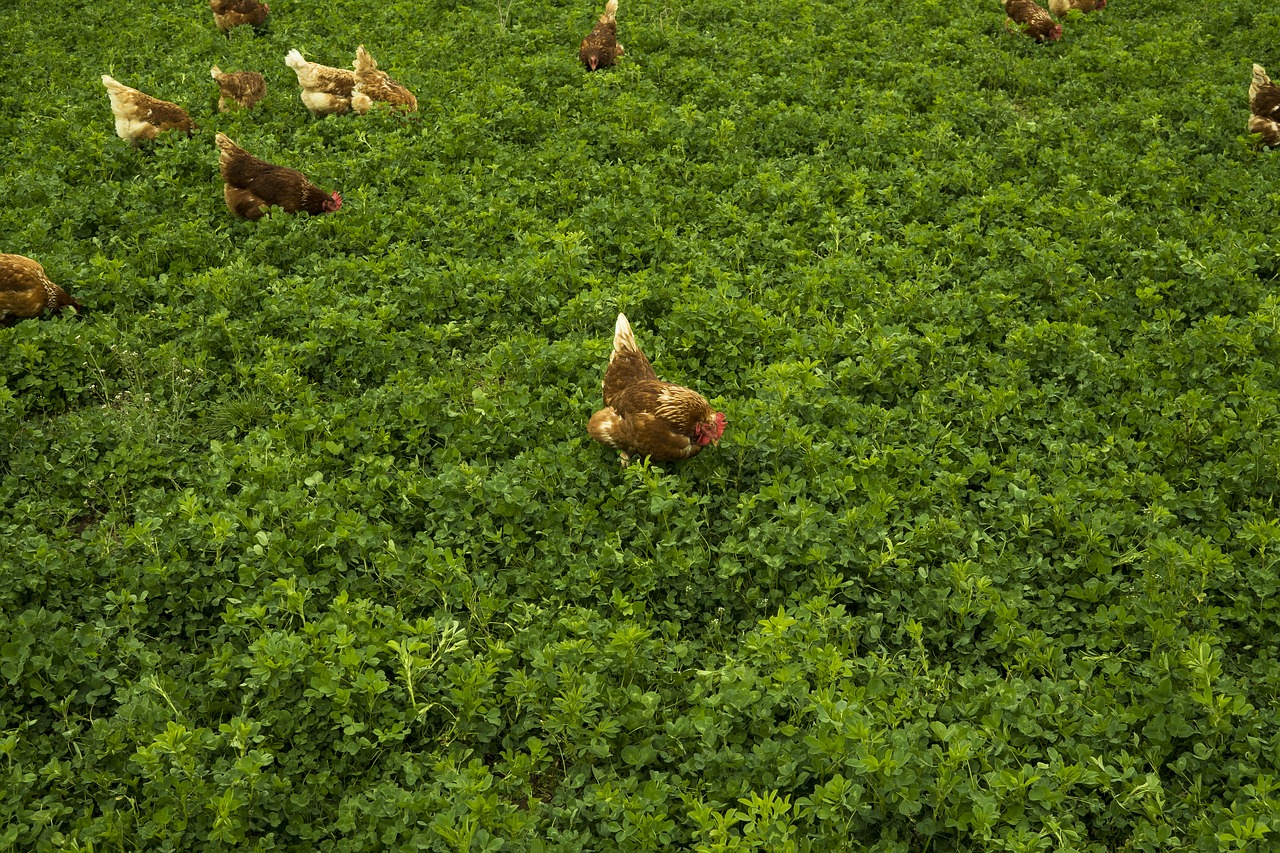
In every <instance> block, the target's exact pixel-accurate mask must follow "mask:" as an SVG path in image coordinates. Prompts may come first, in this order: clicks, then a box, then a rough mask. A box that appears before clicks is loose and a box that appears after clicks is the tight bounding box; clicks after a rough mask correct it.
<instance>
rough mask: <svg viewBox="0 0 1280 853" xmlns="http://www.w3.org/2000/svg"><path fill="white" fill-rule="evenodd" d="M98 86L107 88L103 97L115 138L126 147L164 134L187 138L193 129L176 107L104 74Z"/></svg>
mask: <svg viewBox="0 0 1280 853" xmlns="http://www.w3.org/2000/svg"><path fill="white" fill-rule="evenodd" d="M102 85H104V86H106V87H107V96H108V97H110V98H111V112H112V113H113V114H114V115H115V117H116V135H117V136H119V137H120V138H121V139H123V140H124V141H125V142H128V143H129V144H130V145H133V146H136V145H137V144H138V142H139V141H140V140H143V139H148V140H149V139H155V138H156V137H157V136H159V135H160V133H161V132H162V131H166V130H175V129H176V130H185V131H186V132H187V133H188V134H190V133H191V132H192V131H193V130H195V129H196V124H195V122H193V121H192V120H191V116H189V115H187V112H186V110H184V109H183V108H182V107H180V106H178V105H177V104H171V103H169V102H168V101H162V100H160V99H159V98H153V97H151V96H150V95H146V94H143V93H142V92H139V91H138V90H137V89H130V88H129V87H128V86H126V85H124V84H123V83H118V82H116V81H115V80H114V79H112V77H111V76H110V75H108V74H103V75H102Z"/></svg>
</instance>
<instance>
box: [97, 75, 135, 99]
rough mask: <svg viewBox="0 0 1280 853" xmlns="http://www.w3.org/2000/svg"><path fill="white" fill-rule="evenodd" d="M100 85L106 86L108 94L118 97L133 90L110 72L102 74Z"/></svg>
mask: <svg viewBox="0 0 1280 853" xmlns="http://www.w3.org/2000/svg"><path fill="white" fill-rule="evenodd" d="M102 85H104V86H106V87H107V92H108V94H111V95H115V96H117V97H120V96H122V95H125V94H127V93H129V92H132V91H133V90H132V89H130V88H129V87H128V86H126V85H125V84H123V83H121V82H120V81H119V80H117V79H115V78H114V77H112V76H111V75H110V74H103V75H102Z"/></svg>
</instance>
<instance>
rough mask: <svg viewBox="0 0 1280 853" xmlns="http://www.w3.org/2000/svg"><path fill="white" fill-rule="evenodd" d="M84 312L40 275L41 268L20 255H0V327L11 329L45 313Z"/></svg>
mask: <svg viewBox="0 0 1280 853" xmlns="http://www.w3.org/2000/svg"><path fill="white" fill-rule="evenodd" d="M63 308H74V309H75V310H76V313H77V314H83V313H85V308H84V306H83V305H81V304H80V303H79V302H77V301H76V300H75V299H73V298H71V296H69V295H68V294H67V292H66V291H65V290H63V289H62V288H61V287H58V285H56V284H54V283H53V282H51V281H49V277H48V276H47V275H45V274H44V267H42V266H40V264H39V263H38V262H36V261H33V260H31V259H30V258H25V257H23V256H22V255H0V325H3V326H11V325H13V324H14V323H16V322H18V321H19V320H23V319H26V318H27V317H38V316H40V315H41V314H43V313H44V312H45V311H52V312H54V313H57V312H59V311H61V310H62V309H63Z"/></svg>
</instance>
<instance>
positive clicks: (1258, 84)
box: [1249, 63, 1280, 148]
mask: <svg viewBox="0 0 1280 853" xmlns="http://www.w3.org/2000/svg"><path fill="white" fill-rule="evenodd" d="M1249 113H1250V115H1249V132H1250V133H1257V134H1260V135H1261V136H1262V144H1263V145H1268V146H1271V147H1273V148H1274V147H1276V146H1280V86H1277V85H1276V84H1275V83H1272V82H1271V78H1270V77H1268V76H1267V69H1265V68H1263V67H1262V66H1261V65H1258V64H1257V63H1255V64H1254V66H1253V81H1252V82H1251V83H1250V84H1249Z"/></svg>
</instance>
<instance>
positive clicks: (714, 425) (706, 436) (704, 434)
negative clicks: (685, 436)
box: [693, 412, 728, 447]
mask: <svg viewBox="0 0 1280 853" xmlns="http://www.w3.org/2000/svg"><path fill="white" fill-rule="evenodd" d="M727 423H728V421H727V420H725V417H724V412H716V413H715V415H713V416H712V418H711V420H710V421H701V422H699V423H697V424H696V425H694V427H693V435H694V440H695V441H697V442H698V444H699V445H700V446H702V447H706V446H707V445H708V444H713V443H718V442H719V441H720V436H722V435H724V428H725V425H726V424H727Z"/></svg>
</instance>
